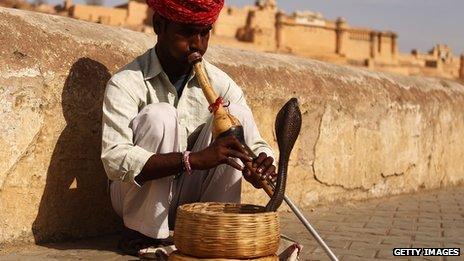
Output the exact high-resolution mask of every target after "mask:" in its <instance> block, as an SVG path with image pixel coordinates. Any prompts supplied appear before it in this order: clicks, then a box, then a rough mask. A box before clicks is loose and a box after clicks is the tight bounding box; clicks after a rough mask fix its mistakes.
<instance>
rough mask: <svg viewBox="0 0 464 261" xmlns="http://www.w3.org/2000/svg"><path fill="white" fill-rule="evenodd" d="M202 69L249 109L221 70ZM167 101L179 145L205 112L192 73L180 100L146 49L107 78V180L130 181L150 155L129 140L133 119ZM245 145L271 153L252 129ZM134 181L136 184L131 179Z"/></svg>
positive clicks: (224, 93) (204, 117) (183, 145)
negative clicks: (174, 111)
mask: <svg viewBox="0 0 464 261" xmlns="http://www.w3.org/2000/svg"><path fill="white" fill-rule="evenodd" d="M203 64H204V67H205V70H206V72H207V74H208V77H209V79H210V81H211V84H212V86H213V88H214V89H215V90H216V92H217V94H218V95H220V96H222V97H223V98H224V99H225V100H229V101H230V102H232V103H236V104H239V105H242V106H245V107H246V108H248V105H247V104H246V101H245V97H244V95H243V91H242V90H241V89H240V87H239V86H238V85H237V84H236V83H235V82H234V81H233V80H232V79H231V78H230V77H229V76H228V75H227V74H226V73H224V72H223V71H221V70H220V69H218V68H217V67H215V66H214V65H212V64H210V63H208V62H206V61H203ZM160 102H165V103H169V104H171V105H172V106H174V107H175V108H177V112H178V121H179V126H180V131H179V133H180V134H179V144H180V150H181V151H184V150H185V149H186V148H187V137H188V136H189V135H190V134H191V133H192V132H193V131H194V130H196V129H197V127H199V126H200V125H201V124H203V123H205V122H206V121H207V119H208V118H209V117H210V112H209V111H208V106H209V104H208V102H207V100H206V98H205V97H204V95H203V92H202V90H201V88H200V86H199V84H198V82H197V80H196V78H195V73H194V72H192V74H191V75H190V76H189V80H188V81H187V84H186V86H185V88H184V90H183V93H182V96H181V98H180V99H179V98H178V96H177V91H176V88H175V87H174V86H173V85H172V84H171V82H170V81H169V78H168V76H167V75H166V73H165V72H164V71H163V68H162V67H161V64H160V62H159V60H158V57H157V55H156V52H155V49H154V48H152V49H150V50H148V51H147V52H146V53H144V54H143V55H141V56H139V57H137V58H136V59H135V60H134V61H133V62H131V63H129V64H128V65H126V66H125V67H123V68H122V69H121V70H120V71H119V72H117V73H116V74H115V75H113V77H112V78H111V79H110V80H109V82H108V84H107V87H106V91H105V96H104V102H103V119H102V124H103V133H102V154H101V158H102V161H103V166H104V168H105V171H106V173H107V175H108V177H109V178H110V179H111V180H120V181H125V182H134V178H135V177H136V176H137V175H138V174H139V173H140V172H141V170H142V168H143V167H144V165H145V163H146V162H147V161H148V159H149V158H150V157H151V156H152V155H153V154H154V153H153V152H150V151H147V150H145V149H143V148H141V147H139V146H137V145H134V142H133V132H132V129H131V128H130V125H131V122H132V120H133V119H134V118H135V117H136V116H137V114H138V113H139V112H140V111H141V110H142V109H143V108H144V107H145V106H147V105H149V104H152V103H160ZM248 135H251V139H250V140H251V141H252V142H251V143H250V144H248V146H250V148H251V149H252V150H253V152H254V153H256V154H257V155H258V154H259V153H260V152H265V153H266V154H267V155H270V156H272V150H271V148H270V147H269V145H268V144H267V143H266V142H265V141H264V140H263V139H262V138H261V135H260V134H259V133H258V132H257V131H256V133H251V134H248ZM135 184H136V183H135Z"/></svg>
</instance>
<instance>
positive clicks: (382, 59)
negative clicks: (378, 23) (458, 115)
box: [0, 0, 464, 79]
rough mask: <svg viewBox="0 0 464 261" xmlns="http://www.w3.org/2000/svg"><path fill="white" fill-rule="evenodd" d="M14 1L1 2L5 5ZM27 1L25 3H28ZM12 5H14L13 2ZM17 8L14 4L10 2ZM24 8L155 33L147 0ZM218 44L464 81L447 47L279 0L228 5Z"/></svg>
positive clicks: (214, 39)
mask: <svg viewBox="0 0 464 261" xmlns="http://www.w3.org/2000/svg"><path fill="white" fill-rule="evenodd" d="M11 1H13V2H14V0H0V5H2V4H3V5H5V3H6V2H11ZM19 1H22V0H19ZM22 3H23V2H22ZM10 5H11V4H10ZM10 7H11V6H10ZM18 8H22V9H33V10H36V11H41V12H47V13H56V14H60V15H66V16H70V17H73V18H76V19H80V20H85V21H90V22H95V23H102V24H108V25H113V26H121V27H125V28H129V29H132V30H137V31H142V32H148V33H152V32H153V30H152V28H151V18H152V14H153V12H152V10H151V9H150V8H148V6H147V5H146V3H145V1H144V0H129V1H128V2H127V3H126V4H123V5H119V6H115V7H103V6H94V5H82V4H73V3H72V0H65V2H64V4H63V6H58V7H52V6H47V5H39V6H35V7H33V6H30V4H29V6H28V7H27V8H26V7H25V5H24V3H23V5H22V7H18ZM211 41H212V42H213V43H216V44H222V45H226V46H232V47H238V48H242V49H250V50H254V51H264V52H275V53H286V54H292V55H297V56H302V57H308V58H313V59H319V60H324V61H329V62H334V63H339V64H347V65H354V66H361V67H367V68H370V69H373V70H378V71H387V72H396V73H401V74H406V75H426V76H435V77H444V78H451V79H457V78H461V79H463V78H464V77H463V66H464V65H463V61H462V58H459V57H457V56H454V55H453V53H452V50H451V49H450V48H449V47H448V46H446V45H442V44H439V45H436V46H435V47H433V48H432V49H431V50H430V51H429V52H427V53H420V52H418V51H417V50H413V51H412V52H411V53H410V54H403V53H399V51H398V35H397V34H396V33H394V32H391V31H378V30H374V29H371V28H363V27H355V26H351V25H350V24H349V23H348V22H347V21H346V20H345V19H344V18H341V17H340V18H338V19H336V20H329V19H326V18H324V16H323V15H322V14H320V13H316V12H312V11H296V12H294V13H292V14H286V13H285V12H283V11H282V10H280V9H279V8H278V5H277V2H276V0H258V1H256V2H255V3H254V5H251V6H245V7H241V8H238V7H233V6H225V7H224V8H223V10H222V11H221V13H220V15H219V19H218V21H217V22H216V24H215V25H214V27H213V31H212V37H211Z"/></svg>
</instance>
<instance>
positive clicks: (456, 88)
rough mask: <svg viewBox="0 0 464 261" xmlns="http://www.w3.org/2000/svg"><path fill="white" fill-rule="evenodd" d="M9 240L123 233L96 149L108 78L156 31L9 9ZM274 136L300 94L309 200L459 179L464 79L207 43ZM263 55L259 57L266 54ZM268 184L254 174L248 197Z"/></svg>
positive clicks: (2, 83)
mask: <svg viewBox="0 0 464 261" xmlns="http://www.w3.org/2000/svg"><path fill="white" fill-rule="evenodd" d="M0 39H1V42H2V45H0V61H2V62H1V63H0V89H1V92H0V115H1V118H0V120H1V122H2V125H0V133H1V136H0V156H1V160H0V209H1V210H2V211H1V212H0V243H6V242H10V241H13V240H23V241H28V240H31V241H35V242H47V241H58V240H65V239H69V238H79V237H88V236H95V235H101V234H104V233H110V232H114V230H115V228H117V227H118V224H119V223H118V222H119V221H118V219H117V218H116V217H115V214H114V212H113V211H112V210H111V206H110V202H109V199H108V195H107V191H106V178H105V174H104V171H103V168H102V164H101V162H100V159H99V154H100V136H101V130H100V124H101V120H100V119H101V103H102V96H103V91H104V88H105V83H106V81H107V80H108V79H109V78H110V76H111V74H112V73H114V72H115V71H116V70H117V69H118V68H120V67H121V66H122V65H124V64H125V63H127V62H129V61H130V60H131V59H133V58H134V57H135V56H137V55H139V54H141V53H143V52H144V51H145V50H146V49H147V48H150V47H152V46H153V44H154V39H153V38H150V37H149V36H147V35H145V34H141V33H136V32H132V31H128V30H124V29H119V28H113V27H108V26H104V25H97V24H93V23H87V22H81V21H77V20H74V19H69V18H64V17H57V16H49V15H43V14H38V13H30V12H25V11H18V10H13V9H5V8H0ZM207 58H208V59H209V60H210V61H211V62H213V63H214V64H216V65H217V66H219V67H220V68H222V69H223V70H225V71H226V72H227V73H229V74H230V75H231V77H232V78H234V79H235V80H236V81H237V82H238V83H239V84H240V85H241V86H243V89H244V91H245V94H246V96H247V99H248V102H249V104H250V106H251V108H252V109H253V111H254V115H255V117H256V120H257V123H258V125H259V128H260V130H261V132H262V134H263V136H264V138H265V139H266V140H268V141H269V142H270V143H271V144H272V146H273V147H274V148H276V143H275V138H274V136H275V135H274V132H273V123H274V115H275V114H276V112H277V110H278V108H279V107H280V105H282V104H283V103H284V102H285V101H286V100H288V99H289V98H291V97H298V98H299V101H300V103H301V110H302V112H303V128H302V133H301V136H300V138H299V140H298V141H297V145H296V148H295V150H294V153H293V155H292V158H291V167H290V172H289V180H288V195H289V196H290V197H292V198H293V199H294V200H295V201H296V202H297V203H298V204H300V205H304V206H311V205H315V204H327V203H330V202H333V201H335V200H344V201H348V200H354V199H363V198H369V197H380V196H386V195H391V194H398V193H405V192H413V191H416V190H418V189H422V188H424V189H430V188H435V187H439V186H450V185H454V184H457V183H460V182H462V180H463V179H464V161H463V160H462V159H463V158H464V140H463V139H462V133H464V109H463V107H462V104H464V86H462V85H460V84H458V83H455V82H451V81H445V80H439V79H431V78H412V77H404V76H396V75H391V74H382V73H375V72H369V71H364V70H359V69H354V68H350V67H341V66H336V65H331V64H327V63H322V62H317V61H313V60H305V59H300V58H295V57H290V56H281V55H273V54H257V53H253V52H246V51H238V50H234V49H226V48H219V47H214V46H213V47H211V48H210V50H209V52H208V56H207ZM257 61H259V62H257ZM265 198H266V196H265V194H264V192H262V191H257V190H253V189H252V188H250V186H248V185H245V186H244V199H243V201H244V202H250V203H262V202H264V200H265Z"/></svg>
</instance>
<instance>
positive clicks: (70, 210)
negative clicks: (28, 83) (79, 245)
mask: <svg viewBox="0 0 464 261" xmlns="http://www.w3.org/2000/svg"><path fill="white" fill-rule="evenodd" d="M110 77H111V75H110V73H109V72H108V69H107V68H106V66H105V65H103V64H101V63H99V62H97V61H94V60H92V59H89V58H80V59H79V60H78V61H77V62H75V63H74V64H73V66H72V67H71V70H70V71H69V75H68V78H67V79H66V82H65V85H64V88H63V93H62V97H61V98H62V109H63V114H64V118H65V120H66V123H67V125H66V127H65V129H64V130H63V132H62V133H61V135H60V137H59V138H58V141H57V143H56V146H55V149H54V151H53V155H52V158H51V162H50V166H49V168H48V172H47V180H46V185H45V190H44V194H43V196H42V199H41V202H40V206H39V212H38V215H37V217H36V219H35V221H34V223H33V226H32V231H33V234H34V238H35V241H36V243H45V242H56V241H64V240H69V239H76V238H83V237H91V236H97V235H102V234H108V233H114V232H115V228H119V227H120V224H119V220H118V218H117V217H116V214H115V213H114V212H113V210H112V207H111V203H110V199H109V195H108V193H107V179H106V175H105V172H104V169H103V165H102V163H101V160H100V151H101V117H102V109H101V108H102V103H103V94H104V90H105V86H106V83H107V81H108V80H109V78H110Z"/></svg>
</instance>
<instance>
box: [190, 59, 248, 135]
mask: <svg viewBox="0 0 464 261" xmlns="http://www.w3.org/2000/svg"><path fill="white" fill-rule="evenodd" d="M188 59H189V62H190V63H191V64H192V65H193V69H194V71H195V74H196V76H197V79H198V82H199V84H200V87H201V89H202V90H203V94H204V95H205V97H206V100H207V101H208V103H209V104H210V109H212V113H213V129H212V132H213V139H216V138H217V137H218V136H219V135H221V134H222V133H224V132H226V131H228V130H230V129H231V128H234V127H238V126H241V123H240V121H239V120H238V119H237V118H235V117H234V116H233V115H231V114H230V113H229V112H228V111H227V110H226V109H225V108H224V107H223V106H222V104H221V101H222V99H221V98H220V97H219V96H218V95H217V94H216V92H215V91H214V89H213V87H212V86H211V84H210V82H209V80H208V78H207V76H206V74H205V72H204V70H203V66H202V64H201V60H202V57H201V54H199V53H197V52H195V53H192V54H191V55H190V56H189V57H188Z"/></svg>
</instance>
